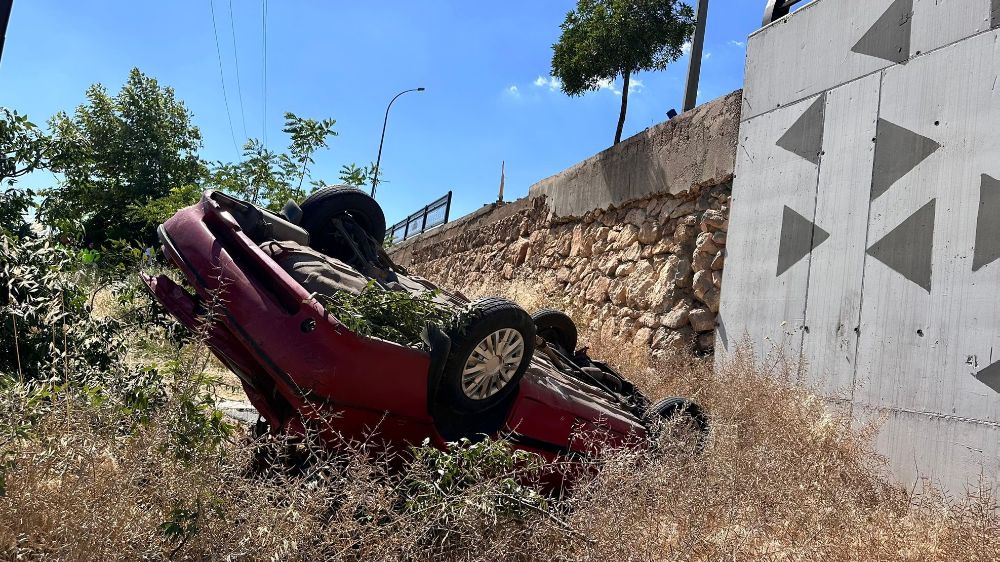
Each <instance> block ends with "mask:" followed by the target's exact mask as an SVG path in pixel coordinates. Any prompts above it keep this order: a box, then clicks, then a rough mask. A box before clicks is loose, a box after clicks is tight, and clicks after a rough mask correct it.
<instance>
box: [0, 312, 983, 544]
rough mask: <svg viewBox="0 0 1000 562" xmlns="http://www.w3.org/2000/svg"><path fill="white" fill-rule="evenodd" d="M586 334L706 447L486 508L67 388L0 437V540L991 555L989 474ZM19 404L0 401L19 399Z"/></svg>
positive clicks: (693, 366) (811, 401)
mask: <svg viewBox="0 0 1000 562" xmlns="http://www.w3.org/2000/svg"><path fill="white" fill-rule="evenodd" d="M522 300H525V301H529V300H530V298H529V299H524V298H522ZM525 304H526V305H529V306H530V307H531V308H535V307H537V305H541V304H546V303H531V302H525ZM589 343H591V344H593V346H592V348H593V354H594V355H595V356H600V357H608V358H610V359H611V360H612V362H613V363H616V364H618V365H619V366H621V367H622V368H623V369H624V370H625V371H626V372H627V374H628V375H629V376H630V377H631V378H633V379H634V380H636V381H637V382H638V383H639V384H640V385H641V386H643V387H644V389H646V390H647V391H648V392H649V393H650V394H652V395H654V396H663V395H685V396H692V397H694V398H696V399H697V400H698V401H699V402H700V403H702V404H703V405H704V406H705V407H706V409H707V410H708V411H709V412H710V413H711V415H712V422H713V427H714V433H713V436H712V438H711V440H710V442H709V444H708V446H707V448H706V450H705V451H704V452H703V454H701V455H700V456H690V455H683V454H679V455H673V456H667V457H661V458H649V457H647V456H644V455H640V454H636V453H616V454H611V455H609V456H608V457H607V458H605V459H604V460H603V461H602V470H601V471H599V472H597V471H595V475H594V476H593V477H592V478H591V479H589V480H587V481H585V482H584V483H583V484H582V485H581V486H580V487H579V489H577V490H576V491H575V493H574V494H573V495H572V496H570V497H568V498H566V499H563V500H558V501H554V502H551V503H550V511H547V512H538V511H531V510H528V511H519V512H518V513H519V514H520V516H518V517H511V516H509V515H507V514H505V513H503V512H499V513H498V512H497V511H496V510H492V509H490V508H489V505H492V504H491V502H493V501H494V500H495V497H494V496H493V495H491V494H495V490H496V487H497V486H498V485H499V481H497V480H491V479H489V478H486V479H484V481H483V482H482V483H481V484H479V485H475V486H472V487H470V488H468V489H465V490H464V491H462V492H459V493H454V494H449V495H446V497H445V499H444V500H443V501H442V502H441V503H440V504H435V505H433V506H430V507H428V508H426V509H421V510H419V511H417V512H413V511H410V512H401V511H400V510H399V509H398V505H397V502H398V491H399V482H398V479H393V478H390V477H387V476H386V473H387V472H388V465H387V464H386V463H385V462H383V461H381V460H379V459H377V458H376V459H373V458H371V457H368V456H365V455H361V454H354V455H348V456H346V457H341V458H327V457H324V456H323V455H321V454H318V453H317V454H318V456H319V457H321V458H318V459H314V462H313V463H312V464H311V465H310V468H309V469H308V470H307V471H305V473H301V472H296V471H281V470H271V471H264V472H261V471H259V470H258V471H254V470H251V469H250V467H251V464H252V461H253V459H252V457H253V454H252V453H253V450H252V447H250V446H249V445H247V444H246V441H245V440H243V439H240V438H233V439H232V440H231V441H230V442H229V443H227V444H226V445H225V446H224V447H223V449H222V451H221V452H208V453H202V454H198V455H195V456H194V457H193V458H192V459H190V460H188V461H187V462H180V461H178V460H177V458H176V455H173V454H171V447H172V446H173V437H172V434H171V432H172V428H173V424H175V420H174V419H173V418H172V417H171V415H170V410H169V408H168V409H167V410H166V411H165V412H164V413H163V414H162V415H161V416H159V417H157V418H155V419H154V420H152V421H151V422H150V423H148V424H146V425H144V426H140V428H139V429H138V430H137V431H134V432H132V433H131V434H123V433H122V432H121V431H120V426H119V422H120V420H117V419H115V418H114V417H113V416H112V415H110V414H108V413H106V412H102V411H100V410H99V409H94V408H93V407H83V406H81V405H79V404H78V403H76V402H74V401H72V400H64V401H61V402H57V403H56V404H55V407H53V409H52V411H51V413H49V414H48V415H47V416H46V417H45V418H44V420H43V422H42V424H41V426H40V429H39V431H38V432H37V433H36V434H35V436H34V437H32V438H30V439H20V440H14V441H5V442H3V443H0V448H2V449H3V450H5V451H8V452H10V453H12V454H14V455H15V456H14V459H15V465H14V467H13V468H12V469H11V470H10V471H9V472H8V474H7V494H6V496H4V497H0V558H3V559H52V560H137V559H142V558H146V559H166V558H173V559H178V560H181V559H188V560H222V559H242V560H264V559H274V560H330V559H356V560H379V559H386V560H392V559H401V558H403V559H428V560H429V559H469V560H472V559H480V560H498V559H508V560H533V559H547V560H548V559H567V560H661V559H664V560H949V561H951V560H984V561H985V560H998V559H1000V511H998V507H997V501H996V499H995V498H993V497H991V496H990V495H989V493H988V492H987V491H986V490H969V491H968V493H967V494H964V495H962V496H961V497H958V498H952V499H949V498H945V497H942V496H941V495H940V494H938V493H937V492H936V491H935V490H933V489H932V488H921V489H919V490H918V492H917V493H910V491H908V490H906V489H903V488H901V487H898V486H897V485H895V484H893V483H892V482H891V481H890V480H889V479H888V478H887V477H886V476H885V470H884V466H883V462H882V460H881V459H880V458H879V457H878V456H877V455H875V454H874V453H873V451H872V449H871V445H870V444H871V437H872V435H873V432H874V431H875V430H876V429H875V428H869V429H867V430H864V431H851V430H850V429H849V424H848V422H847V420H846V419H844V418H841V417H838V416H837V415H835V414H834V413H833V412H831V410H830V409H829V408H828V407H827V406H826V405H825V402H824V401H823V400H821V399H819V398H818V397H816V396H814V395H812V394H810V393H809V392H808V391H806V390H804V389H801V388H797V387H795V386H793V385H790V384H787V383H785V382H783V381H785V380H790V377H787V376H785V375H786V374H787V373H784V372H781V371H780V370H777V371H771V372H762V371H761V370H760V369H759V368H757V367H755V366H754V365H753V362H752V361H750V360H749V359H748V358H746V357H742V358H740V359H738V360H737V361H736V362H734V364H732V365H731V366H730V367H729V368H728V369H725V370H724V371H722V372H719V373H713V372H712V370H711V368H710V365H709V364H708V363H706V362H705V361H702V360H695V359H685V358H679V357H678V358H675V359H673V360H671V362H670V363H669V364H659V365H652V366H650V365H648V364H647V359H646V358H644V357H643V356H642V355H641V353H635V352H634V351H629V350H622V349H620V348H614V347H611V346H605V347H606V349H602V345H601V342H598V341H591V342H589ZM189 363H190V364H191V365H204V364H205V363H204V362H199V361H197V360H189ZM195 368H198V367H195ZM14 406H16V405H12V404H10V403H8V404H6V407H5V408H4V409H3V410H2V413H0V415H7V416H13V415H17V413H16V408H15V407H14ZM413 470H414V471H416V472H415V474H416V475H417V476H418V477H423V476H426V477H427V478H430V477H431V476H429V475H422V473H421V472H420V471H421V470H424V468H421V467H416V468H414V469H413Z"/></svg>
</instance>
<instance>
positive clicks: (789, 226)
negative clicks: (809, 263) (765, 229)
mask: <svg viewBox="0 0 1000 562" xmlns="http://www.w3.org/2000/svg"><path fill="white" fill-rule="evenodd" d="M829 237H830V233H829V232H827V231H825V230H823V229H822V228H820V227H818V226H816V225H815V224H814V223H813V222H812V221H811V220H809V219H807V218H805V217H803V216H802V215H800V214H798V213H796V212H795V211H794V210H792V209H790V208H789V207H788V206H786V207H785V209H784V212H783V213H782V216H781V241H780V242H779V244H778V271H777V273H776V274H775V276H776V277H778V276H780V275H781V274H782V273H784V272H786V271H788V268H790V267H792V266H793V265H795V264H796V263H798V262H799V260H801V259H802V258H804V257H806V256H807V255H808V254H809V253H810V252H812V251H813V250H815V249H816V248H818V247H819V245H820V244H822V243H823V242H826V239H827V238H829Z"/></svg>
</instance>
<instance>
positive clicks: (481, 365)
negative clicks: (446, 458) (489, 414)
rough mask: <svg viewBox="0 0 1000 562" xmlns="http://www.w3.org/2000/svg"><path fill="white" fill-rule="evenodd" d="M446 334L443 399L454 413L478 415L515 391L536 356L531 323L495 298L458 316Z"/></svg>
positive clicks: (475, 304)
mask: <svg viewBox="0 0 1000 562" xmlns="http://www.w3.org/2000/svg"><path fill="white" fill-rule="evenodd" d="M447 332H448V337H449V338H451V353H450V354H449V356H448V360H447V362H446V363H445V366H444V370H443V373H442V377H441V390H442V393H441V394H442V396H443V397H445V399H446V400H447V401H448V403H449V404H450V405H451V406H452V407H454V408H455V409H456V410H458V411H460V412H466V413H475V412H482V411H484V410H487V409H489V408H491V407H493V406H495V405H497V404H499V403H501V402H503V401H504V399H505V398H507V397H508V396H509V395H510V394H511V393H512V392H514V391H515V390H516V389H517V385H518V383H519V382H520V380H521V377H523V376H524V372H525V371H526V370H527V369H528V364H529V363H530V362H531V354H532V353H534V351H535V323H534V322H533V321H532V319H531V316H529V315H528V313H527V312H525V310H524V309H523V308H521V307H520V306H518V305H516V304H514V303H513V302H511V301H509V300H506V299H501V298H497V297H490V298H485V299H481V300H478V301H476V302H473V303H472V304H470V305H469V306H468V307H467V308H466V309H465V310H464V311H463V312H462V313H460V314H459V316H458V318H457V319H456V320H455V321H454V322H453V323H452V325H451V326H450V327H449V329H448V330H447Z"/></svg>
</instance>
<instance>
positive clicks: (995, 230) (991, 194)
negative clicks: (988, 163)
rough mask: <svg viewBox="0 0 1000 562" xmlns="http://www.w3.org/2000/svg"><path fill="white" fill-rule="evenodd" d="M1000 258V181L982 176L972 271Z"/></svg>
mask: <svg viewBox="0 0 1000 562" xmlns="http://www.w3.org/2000/svg"><path fill="white" fill-rule="evenodd" d="M998 258H1000V180H997V179H995V178H992V177H990V176H988V175H986V174H983V175H982V178H981V183H980V186H979V216H978V218H977V219H976V246H975V249H974V250H973V253H972V271H979V270H980V269H981V268H982V267H983V266H985V265H987V264H990V263H993V262H994V261H996V260H997V259H998Z"/></svg>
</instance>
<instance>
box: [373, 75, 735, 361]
mask: <svg viewBox="0 0 1000 562" xmlns="http://www.w3.org/2000/svg"><path fill="white" fill-rule="evenodd" d="M739 106H740V93H739V92H735V93H733V94H730V95H729V96H726V97H724V98H720V99H719V100H716V101H714V102H711V103H709V104H705V105H703V106H701V107H699V108H697V109H695V110H693V111H692V112H688V113H686V114H684V115H681V116H679V117H677V118H675V119H674V120H672V121H668V122H666V123H663V124H661V125H657V126H656V127H653V128H651V129H649V130H647V131H644V132H643V133H640V134H639V135H636V136H635V137H632V138H631V139H628V140H626V141H623V142H622V143H621V144H619V145H618V146H616V147H613V148H611V149H609V150H606V151H604V152H602V153H601V154H598V155H596V156H594V157H592V158H591V159H588V160H586V161H584V162H581V163H580V164H577V165H576V166H574V167H572V168H570V169H569V170H567V171H566V172H563V173H561V174H557V175H556V176H553V177H551V178H547V179H546V180H543V181H542V182H539V183H538V184H536V185H535V186H532V188H531V190H530V194H529V196H528V197H525V198H523V199H520V200H518V201H515V202H513V203H509V204H505V205H489V206H486V207H484V208H483V209H481V210H479V211H477V212H475V213H472V214H470V215H468V216H466V217H463V218H461V219H459V220H458V221H455V222H454V223H452V224H449V225H447V226H446V227H445V228H441V229H438V230H436V231H433V232H431V233H428V234H425V235H423V236H420V237H418V238H415V239H413V240H408V241H406V242H404V243H402V244H399V245H397V246H395V247H394V248H393V249H392V250H391V251H390V253H391V254H392V255H393V258H394V259H395V261H396V262H397V263H399V264H400V265H403V266H405V267H407V268H409V269H411V270H412V271H414V272H416V273H418V274H420V275H423V276H424V277H427V278H429V279H432V280H434V281H435V282H437V283H438V284H440V285H442V286H444V287H448V288H450V289H457V290H459V291H462V292H463V293H465V294H467V295H469V296H470V297H478V296H485V295H489V294H496V295H504V296H508V297H514V298H515V299H516V300H518V301H520V302H521V303H522V304H524V305H525V306H526V307H528V308H537V307H541V306H551V307H557V308H560V309H563V310H566V311H568V312H569V313H570V314H571V315H572V316H573V317H574V319H575V320H576V322H577V324H578V326H579V327H580V329H581V331H582V332H583V333H584V334H585V335H588V334H589V335H590V336H591V337H600V338H601V340H602V341H603V342H609V341H614V340H618V341H622V342H626V341H627V342H629V343H630V345H634V346H639V347H642V346H649V347H650V348H651V349H652V350H653V354H654V355H655V354H657V353H663V352H666V351H668V350H675V349H681V348H683V349H692V350H697V351H699V352H709V351H711V350H712V349H713V347H714V331H715V326H716V314H717V312H718V310H719V301H720V295H721V290H722V269H723V267H724V265H725V260H726V250H725V248H726V236H727V230H728V223H729V197H730V193H731V186H732V178H733V163H734V161H735V147H736V136H737V134H736V131H737V128H738V123H739ZM679 153H683V154H684V155H685V158H684V159H683V160H681V159H678V154H679ZM639 172H641V173H639Z"/></svg>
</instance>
